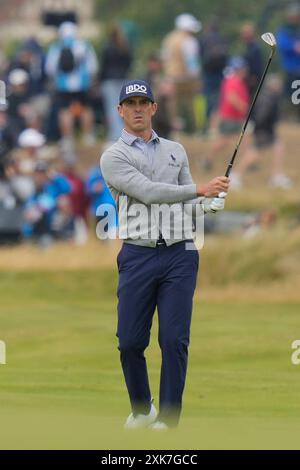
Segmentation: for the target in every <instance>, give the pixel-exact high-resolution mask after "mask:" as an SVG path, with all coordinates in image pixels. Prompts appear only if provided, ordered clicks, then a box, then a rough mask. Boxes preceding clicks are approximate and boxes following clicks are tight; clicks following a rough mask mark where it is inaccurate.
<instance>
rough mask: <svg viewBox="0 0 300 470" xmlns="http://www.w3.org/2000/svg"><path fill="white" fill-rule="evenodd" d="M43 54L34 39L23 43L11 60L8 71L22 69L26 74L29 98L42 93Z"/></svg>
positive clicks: (43, 74) (43, 81)
mask: <svg viewBox="0 0 300 470" xmlns="http://www.w3.org/2000/svg"><path fill="white" fill-rule="evenodd" d="M44 62H45V54H44V51H43V48H42V46H41V45H40V44H39V42H38V41H37V39H35V38H34V37H32V38H29V39H27V40H26V41H24V42H23V43H22V44H21V46H20V48H19V50H18V52H17V54H16V57H15V58H14V60H12V62H11V64H10V66H9V70H10V71H11V70H13V69H16V68H17V69H23V70H25V71H26V72H27V73H28V88H29V90H28V91H29V94H30V95H31V96H35V95H39V94H40V93H43V92H44V85H45V78H46V77H45V71H44Z"/></svg>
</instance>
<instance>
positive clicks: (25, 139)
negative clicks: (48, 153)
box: [18, 129, 46, 148]
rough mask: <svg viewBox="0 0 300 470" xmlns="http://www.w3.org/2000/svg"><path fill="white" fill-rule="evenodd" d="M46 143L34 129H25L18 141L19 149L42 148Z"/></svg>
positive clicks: (43, 137) (41, 135) (42, 136)
mask: <svg viewBox="0 0 300 470" xmlns="http://www.w3.org/2000/svg"><path fill="white" fill-rule="evenodd" d="M45 142H46V139H45V136H44V135H43V134H41V133H40V132H39V131H37V130H36V129H25V130H24V131H22V132H21V134H20V135H19V139H18V144H19V146H20V147H23V148H26V147H35V148H38V147H42V146H43V145H44V143H45Z"/></svg>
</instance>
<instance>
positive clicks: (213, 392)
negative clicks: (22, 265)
mask: <svg viewBox="0 0 300 470" xmlns="http://www.w3.org/2000/svg"><path fill="white" fill-rule="evenodd" d="M115 288H116V272H115V271H114V270H113V269H112V268H108V269H106V270H105V269H103V270H101V271H97V270H86V271H81V272H80V271H73V272H72V271H69V272H67V271H65V272H64V271H59V272H24V273H20V272H19V273H15V272H6V273H2V274H0V296H1V311H0V318H1V329H0V339H2V340H4V341H5V342H6V346H7V364H6V365H0V448H1V449H11V448H31V449H37V448H50V449H67V448H78V449H79V448H94V449H97V448H98V449H114V448H121V449H130V448H133V449H138V448H144V449H155V448H165V449H168V448H170V449H171V448H175V449H176V448H177V449H202V448H203V449H214V448H251V449H253V448H300V444H299V430H300V424H299V422H300V420H299V418H300V407H299V396H300V366H295V365H292V364H291V353H292V349H291V343H292V341H293V340H295V339H300V330H299V310H300V302H297V301H295V300H294V301H288V300H286V301H285V302H276V303H275V302H272V301H264V300H261V301H255V299H254V300H253V301H246V300H236V301H234V300H226V301H221V300H219V298H218V299H217V297H216V299H215V300H213V299H212V300H210V301H207V300H201V289H200V290H199V292H198V293H197V296H196V298H197V300H196V302H195V309H194V317H193V328H192V341H191V347H190V364H189V373H188V380H187V385H186V391H185V406H184V413H183V417H182V422H181V426H180V427H179V428H178V429H177V430H176V431H169V432H167V433H155V432H154V433H153V431H152V432H150V431H144V432H142V433H141V432H130V433H128V432H127V433H125V432H124V431H123V430H122V425H123V421H124V419H125V417H126V416H127V414H128V412H129V405H128V399H127V394H126V392H125V388H124V383H123V377H122V375H121V369H120V366H119V357H118V351H117V341H116V337H115V323H116V318H115V317H116V315H115V307H116V304H115ZM199 294H200V295H199ZM156 326H157V325H156V322H155V324H154V329H153V333H154V334H153V336H152V343H151V346H150V348H149V350H148V352H147V357H148V364H149V369H150V375H151V383H152V384H153V385H152V393H153V395H154V397H155V401H156V403H157V398H158V380H159V362H160V351H159V349H158V346H157V344H156V336H157V333H156V332H157V328H156Z"/></svg>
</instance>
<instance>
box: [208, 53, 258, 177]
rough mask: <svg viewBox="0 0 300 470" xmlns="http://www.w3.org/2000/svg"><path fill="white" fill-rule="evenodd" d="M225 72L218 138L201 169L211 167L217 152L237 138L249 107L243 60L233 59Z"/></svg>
mask: <svg viewBox="0 0 300 470" xmlns="http://www.w3.org/2000/svg"><path fill="white" fill-rule="evenodd" d="M225 71H226V74H225V77H224V79H223V82H222V85H221V93H220V100H219V106H218V115H219V136H218V138H217V139H216V141H215V142H214V145H213V147H212V149H211V153H210V155H209V157H208V158H207V160H205V161H204V162H203V167H204V168H205V169H207V170H209V169H210V168H211V167H212V165H213V161H214V159H215V157H216V155H217V154H218V152H220V151H221V150H222V149H223V148H224V146H226V145H227V144H228V143H231V142H232V141H233V139H234V138H237V137H238V134H239V133H240V132H241V130H242V126H243V123H244V121H245V119H246V116H247V112H248V110H249V106H250V96H249V91H248V87H247V82H246V78H247V73H248V67H247V62H246V61H245V59H243V58H242V57H238V56H236V57H233V58H232V59H231V60H230V63H229V66H228V68H227V70H226V69H225ZM247 140H248V139H247V137H245V138H244V141H243V144H244V147H245V143H246V145H247Z"/></svg>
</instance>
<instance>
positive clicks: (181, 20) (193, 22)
mask: <svg viewBox="0 0 300 470" xmlns="http://www.w3.org/2000/svg"><path fill="white" fill-rule="evenodd" d="M175 26H176V28H177V29H181V30H182V31H188V32H190V33H199V31H200V30H201V28H202V25H201V22H200V21H198V20H197V18H195V17H194V16H193V15H191V14H190V13H182V14H181V15H178V16H176V18H175Z"/></svg>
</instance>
